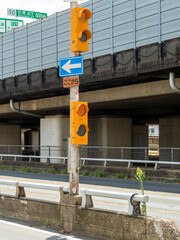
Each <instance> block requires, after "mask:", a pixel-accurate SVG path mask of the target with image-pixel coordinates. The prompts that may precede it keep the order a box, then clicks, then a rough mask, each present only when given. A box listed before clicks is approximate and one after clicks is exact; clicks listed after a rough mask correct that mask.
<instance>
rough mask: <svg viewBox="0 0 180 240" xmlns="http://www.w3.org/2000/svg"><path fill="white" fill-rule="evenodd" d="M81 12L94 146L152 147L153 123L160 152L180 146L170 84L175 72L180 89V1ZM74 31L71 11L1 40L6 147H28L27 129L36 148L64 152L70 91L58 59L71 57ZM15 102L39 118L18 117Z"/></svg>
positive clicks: (83, 95)
mask: <svg viewBox="0 0 180 240" xmlns="http://www.w3.org/2000/svg"><path fill="white" fill-rule="evenodd" d="M83 7H88V8H89V9H90V10H91V12H92V15H93V17H92V19H91V21H90V29H91V31H92V33H93V38H92V40H91V41H90V51H89V52H88V53H86V54H83V56H84V59H85V62H84V75H82V76H81V77H80V100H82V101H88V102H89V106H90V118H89V127H90V133H89V143H90V145H103V146H147V145H148V127H147V124H148V123H159V125H160V146H161V147H180V139H179V137H178V136H179V135H178V132H179V131H180V118H179V109H180V108H179V107H180V106H179V105H180V103H179V95H178V94H177V93H176V92H174V91H173V90H172V89H171V88H170V85H169V81H168V78H169V72H174V73H175V77H176V84H177V85H178V84H180V72H179V66H180V50H179V49H180V30H179V27H178V26H179V24H180V16H179V10H180V2H179V1H172V0H150V1H148V3H147V1H143V2H140V1H137V0H131V1H129V0H128V1H127V0H123V1H120V0H118V1H115V0H113V1H108V0H103V1H98V0H97V1H96V2H93V1H89V2H86V3H84V4H83ZM69 29H70V22H69V10H66V11H64V12H59V13H55V14H54V15H52V16H49V17H48V18H44V19H41V20H39V21H36V22H34V23H31V24H28V25H26V26H23V27H21V28H19V29H14V30H13V31H10V32H8V33H5V34H2V35H1V40H0V48H1V52H0V79H1V86H0V103H1V105H0V121H1V126H0V132H1V136H2V137H1V139H0V143H1V144H20V143H22V140H21V139H20V133H21V132H22V129H31V130H30V131H31V135H35V137H32V139H34V142H39V141H40V144H41V145H59V146H63V145H66V142H64V141H63V139H67V138H68V134H69V133H68V115H69V106H68V105H69V95H68V94H69V90H67V89H64V88H63V87H62V79H61V78H60V77H59V67H58V60H59V58H60V57H67V56H69V42H70V33H69ZM178 86H179V85H178ZM10 99H13V100H14V101H15V102H16V101H17V102H18V103H16V104H15V106H16V108H17V109H19V110H21V111H22V110H24V111H30V112H34V113H36V114H39V115H41V118H39V119H38V118H34V117H32V116H26V115H22V114H20V113H17V112H15V113H14V112H12V110H11V109H10V106H9V101H10ZM39 130H40V138H38V134H37V131H39ZM5 134H6V136H8V137H6V138H4V136H5ZM27 138H28V137H27ZM32 141H33V140H32ZM32 141H31V144H33V142H32ZM178 158H179V156H177V159H176V160H178Z"/></svg>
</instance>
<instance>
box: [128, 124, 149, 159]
mask: <svg viewBox="0 0 180 240" xmlns="http://www.w3.org/2000/svg"><path fill="white" fill-rule="evenodd" d="M132 146H133V147H138V148H139V147H140V148H147V147H148V126H146V125H134V126H133V131H132ZM132 158H133V159H137V160H147V159H148V151H147V149H137V150H136V149H133V151H132Z"/></svg>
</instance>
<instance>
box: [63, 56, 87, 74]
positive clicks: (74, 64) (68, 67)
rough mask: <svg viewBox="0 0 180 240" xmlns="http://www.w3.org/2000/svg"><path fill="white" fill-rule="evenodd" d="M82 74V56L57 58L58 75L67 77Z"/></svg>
mask: <svg viewBox="0 0 180 240" xmlns="http://www.w3.org/2000/svg"><path fill="white" fill-rule="evenodd" d="M82 74H83V57H82V56H78V57H68V58H60V59H59V76H60V77H68V76H76V75H82Z"/></svg>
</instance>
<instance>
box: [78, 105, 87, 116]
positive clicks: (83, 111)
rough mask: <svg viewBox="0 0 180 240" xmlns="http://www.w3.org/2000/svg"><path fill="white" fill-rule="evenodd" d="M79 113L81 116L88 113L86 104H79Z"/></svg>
mask: <svg viewBox="0 0 180 240" xmlns="http://www.w3.org/2000/svg"><path fill="white" fill-rule="evenodd" d="M76 112H77V114H78V115H79V116H81V117H82V116H84V115H85V114H86V107H85V106H84V105H82V104H81V105H79V106H78V107H77V111H76Z"/></svg>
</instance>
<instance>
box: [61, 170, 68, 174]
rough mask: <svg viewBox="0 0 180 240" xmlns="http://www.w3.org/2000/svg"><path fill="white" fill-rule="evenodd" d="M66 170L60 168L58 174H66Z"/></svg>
mask: <svg viewBox="0 0 180 240" xmlns="http://www.w3.org/2000/svg"><path fill="white" fill-rule="evenodd" d="M67 173H68V172H67V170H62V171H61V172H60V174H67Z"/></svg>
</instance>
